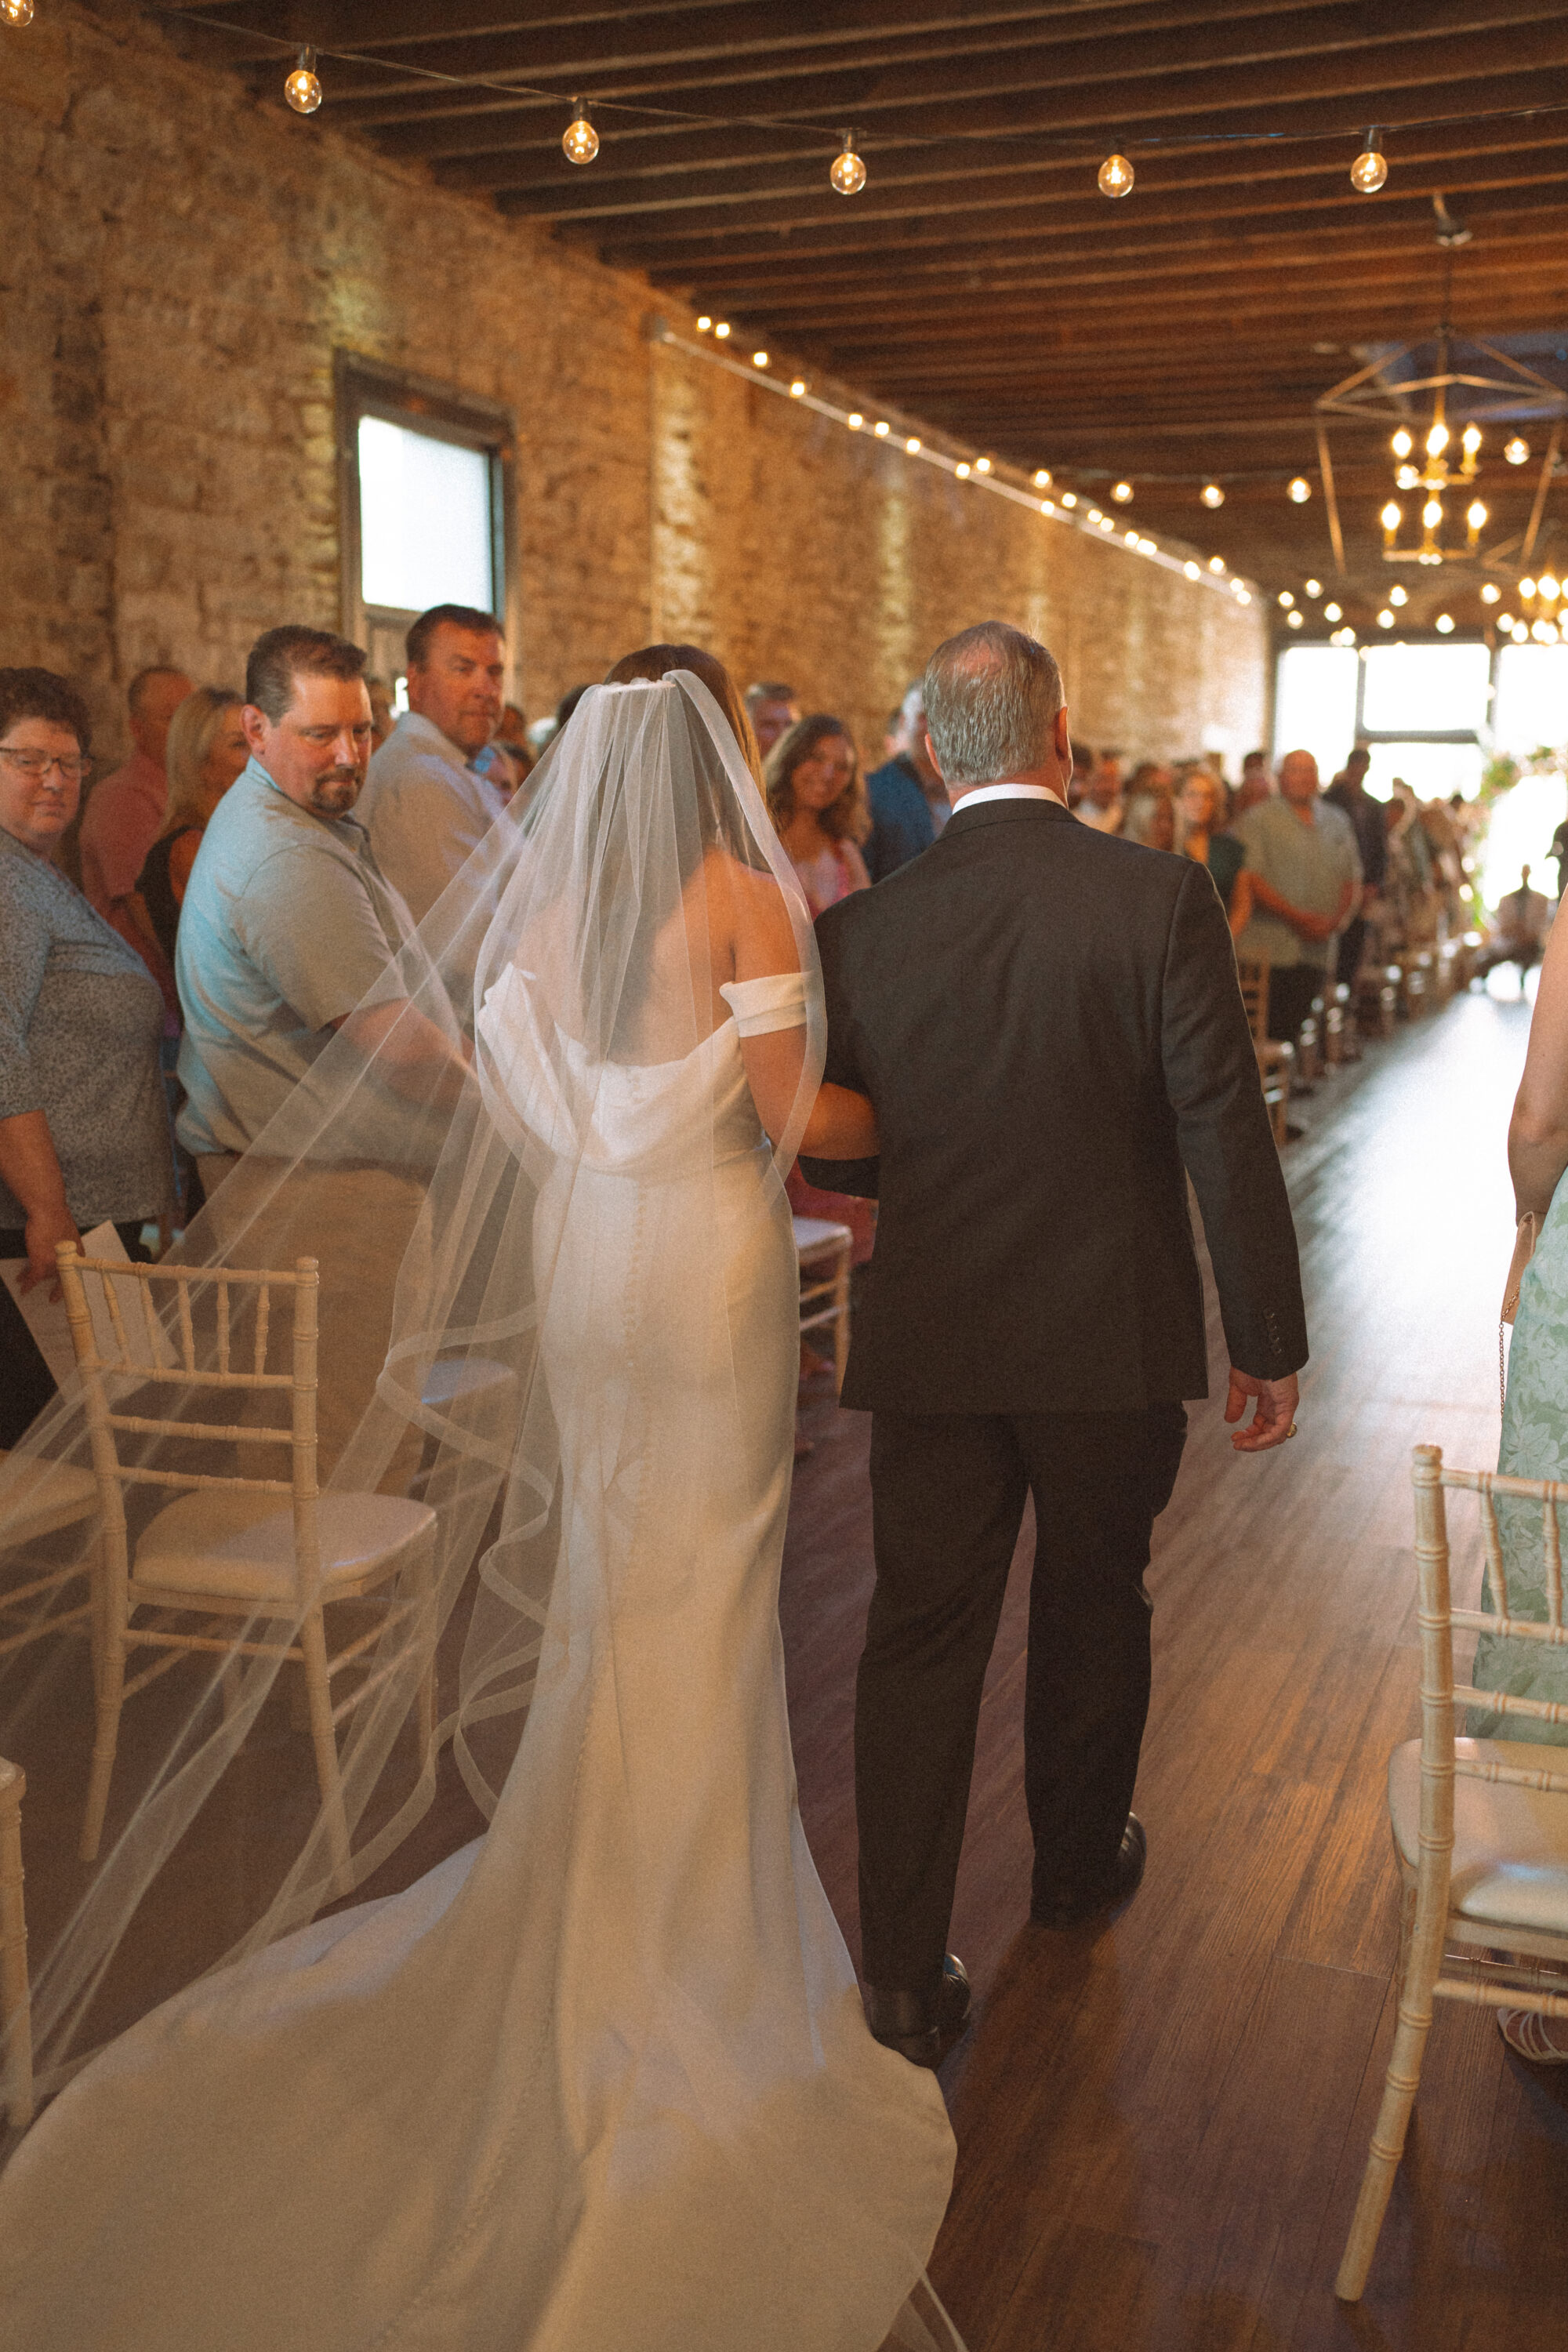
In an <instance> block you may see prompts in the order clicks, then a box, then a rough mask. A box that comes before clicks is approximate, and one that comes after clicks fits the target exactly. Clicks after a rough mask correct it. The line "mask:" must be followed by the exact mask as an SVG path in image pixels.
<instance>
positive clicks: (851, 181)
mask: <svg viewBox="0 0 1568 2352" xmlns="http://www.w3.org/2000/svg"><path fill="white" fill-rule="evenodd" d="M843 137H844V144H843V146H842V148H841V149H840V150H839V152H838V153H837V155H836V156H835V157H834V159H833V164H832V168H831V170H830V171H829V173H828V174H827V176H828V178H829V179H830V180H831V181H832V183H833V184H834V186H835V187H836V188H837V191H838V193H839V194H840V195H841V196H858V194H859V193H860V191H861V189H862V188H863V187H864V186H865V184H866V166H865V164H864V163H862V162H861V161H860V158H859V156H858V155H857V153H856V152H855V133H854V132H853V131H845V132H844V134H843Z"/></svg>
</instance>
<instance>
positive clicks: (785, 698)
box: [746, 679, 800, 760]
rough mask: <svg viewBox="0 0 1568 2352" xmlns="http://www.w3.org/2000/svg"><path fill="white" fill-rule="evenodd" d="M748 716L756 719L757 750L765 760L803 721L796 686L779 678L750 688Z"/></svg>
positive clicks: (748, 691)
mask: <svg viewBox="0 0 1568 2352" xmlns="http://www.w3.org/2000/svg"><path fill="white" fill-rule="evenodd" d="M746 716H747V718H748V719H750V720H751V722H752V734H753V735H754V736H755V737H756V739H757V750H758V751H759V753H760V754H761V756H762V757H763V759H764V760H765V759H766V758H767V756H768V753H769V752H770V751H772V750H773V745H774V744H775V743H776V742H777V741H778V740H779V738H780V736H781V735H787V734H788V733H789V730H790V729H791V728H792V727H794V726H796V725H798V723H799V720H800V704H799V703H798V702H797V701H796V699H795V688H794V687H793V686H784V685H781V684H780V683H779V682H778V681H777V680H776V679H775V680H773V681H772V682H771V683H770V682H768V681H764V682H763V683H762V684H761V685H758V686H749V687H748V688H746Z"/></svg>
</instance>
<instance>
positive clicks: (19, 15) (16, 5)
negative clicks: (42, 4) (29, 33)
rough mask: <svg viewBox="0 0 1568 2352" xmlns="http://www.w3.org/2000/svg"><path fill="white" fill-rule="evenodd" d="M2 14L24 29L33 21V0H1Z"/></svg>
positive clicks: (9, 21)
mask: <svg viewBox="0 0 1568 2352" xmlns="http://www.w3.org/2000/svg"><path fill="white" fill-rule="evenodd" d="M0 16H4V18H5V22H6V23H7V24H8V25H15V26H16V30H17V31H18V32H21V31H23V30H24V29H25V27H26V26H28V25H30V24H31V23H32V21H33V0H0Z"/></svg>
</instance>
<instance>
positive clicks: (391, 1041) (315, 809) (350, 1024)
mask: <svg viewBox="0 0 1568 2352" xmlns="http://www.w3.org/2000/svg"><path fill="white" fill-rule="evenodd" d="M363 671H364V656H363V653H361V651H360V649H359V647H358V646H351V645H348V644H346V643H345V642H344V641H343V639H342V638H341V637H334V636H331V635H328V634H327V633H326V632H325V631H323V630H320V629H305V628H282V629H271V630H268V633H267V635H265V636H263V637H260V638H258V641H257V643H256V645H255V646H253V647H252V649H251V655H250V660H249V663H248V665H247V670H246V707H245V711H244V717H243V724H244V728H245V733H246V738H247V741H248V742H249V745H250V753H251V756H250V760H249V761H248V763H247V766H246V767H245V769H244V770H243V771H242V772H241V774H240V776H239V779H238V782H237V783H235V784H234V785H233V787H232V788H231V789H230V791H229V792H228V793H226V794H225V796H224V798H223V800H222V801H221V802H220V803H218V806H217V808H216V811H215V813H214V814H213V817H212V819H211V821H210V822H209V824H208V825H207V829H206V832H205V835H203V838H202V845H201V848H200V850H199V851H198V852H197V856H196V862H195V866H194V867H193V868H192V872H191V878H190V882H189V885H188V886H187V888H186V892H185V899H184V907H183V908H182V910H181V916H180V938H179V944H178V949H177V952H176V957H175V977H176V980H177V982H178V984H179V991H180V1002H181V1004H182V1006H183V1007H184V1016H185V1034H184V1040H183V1042H182V1044H181V1047H180V1061H179V1076H180V1082H181V1084H182V1086H183V1087H184V1091H185V1097H186V1099H185V1103H184V1108H183V1109H182V1110H181V1112H180V1115H179V1119H178V1122H177V1124H178V1131H179V1135H180V1139H181V1141H182V1142H183V1143H184V1145H185V1147H186V1149H187V1150H189V1151H192V1152H193V1153H195V1158H196V1163H197V1167H198V1169H199V1171H200V1173H201V1178H202V1182H203V1185H204V1187H205V1191H206V1193H207V1196H208V1201H209V1204H210V1209H211V1216H212V1220H213V1225H214V1238H215V1239H216V1241H217V1242H218V1243H219V1244H220V1246H223V1247H225V1248H226V1249H227V1250H228V1251H229V1254H230V1255H231V1256H232V1258H233V1262H234V1263H237V1264H244V1265H292V1263H293V1261H294V1260H295V1258H297V1257H299V1256H303V1255H310V1256H314V1257H317V1258H319V1259H320V1260H321V1289H322V1298H321V1387H320V1413H319V1425H320V1433H321V1474H322V1475H323V1477H324V1476H325V1475H327V1472H328V1471H329V1470H330V1468H331V1465H332V1462H333V1461H334V1460H335V1459H336V1457H337V1454H338V1452H339V1451H340V1450H341V1448H342V1444H343V1443H344V1442H345V1440H346V1438H347V1437H348V1435H349V1433H351V1432H352V1430H353V1428H354V1426H355V1425H356V1423H358V1421H359V1419H360V1417H361V1415H362V1414H363V1411H364V1409H365V1407H366V1405H367V1404H368V1402H369V1401H370V1397H371V1394H372V1393H373V1391H374V1382H375V1377H376V1374H377V1373H378V1372H379V1371H380V1370H381V1366H382V1362H383V1360H384V1356H385V1351H386V1336H387V1334H388V1332H389V1331H390V1328H391V1314H392V1292H393V1285H394V1282H395V1276H396V1273H397V1269H398V1266H399V1264H400V1263H401V1261H402V1258H403V1255H404V1252H405V1248H406V1246H407V1244H408V1242H409V1240H410V1238H411V1236H412V1234H413V1233H414V1230H415V1226H416V1220H417V1216H418V1212H419V1208H420V1205H421V1202H422V1201H423V1199H424V1182H423V1177H422V1173H421V1171H422V1169H423V1167H424V1166H425V1165H427V1164H428V1158H429V1129H428V1128H427V1126H426V1120H425V1119H424V1118H422V1117H421V1116H420V1113H421V1112H422V1111H434V1112H435V1113H436V1114H437V1115H438V1114H440V1113H442V1112H445V1111H449V1110H450V1108H452V1107H453V1106H454V1105H455V1104H456V1102H457V1100H458V1096H459V1095H460V1093H461V1091H462V1088H463V1087H464V1085H465V1084H466V1083H467V1065H466V1062H465V1060H464V1057H463V1055H462V1052H461V1050H460V1049H459V1048H458V1047H457V1046H455V1045H453V1043H452V1042H451V1041H450V1040H449V1039H448V1037H447V1034H445V1033H444V1031H443V1030H442V1029H441V1028H440V1027H439V1026H438V1025H437V1023H436V1022H435V1021H432V1020H429V1019H427V1018H426V1015H425V1014H424V1013H421V1012H420V1011H419V1010H418V1009H417V1008H416V1006H414V1005H412V1004H410V1003H409V1002H408V999H407V995H406V991H405V982H404V981H403V979H402V977H401V976H400V975H399V973H398V972H397V971H395V970H392V969H389V967H390V966H391V965H392V961H393V959H394V958H395V956H396V955H397V954H398V952H399V950H401V949H402V948H403V946H404V945H405V941H406V940H408V939H409V937H410V936H411V934H412V930H413V925H412V922H411V920H410V918H409V914H408V909H407V908H406V907H405V905H404V903H403V901H402V899H401V898H399V897H398V895H397V892H396V891H395V889H393V888H392V887H391V885H390V884H389V883H388V882H387V881H386V880H385V879H384V877H383V875H382V873H381V871H380V869H379V867H378V866H377V864H376V861H375V858H374V856H373V855H372V852H371V848H370V844H369V842H368V840H367V839H366V836H365V833H364V829H363V826H362V825H360V824H358V823H357V822H356V821H355V819H354V817H353V807H354V803H355V802H356V801H357V800H358V798H359V794H360V789H361V786H362V785H363V782H364V773H365V765H366V762H367V761H368V759H369V756H370V740H371V711H370V698H369V696H368V694H367V693H366V691H365V687H364V680H363ZM339 1031H342V1032H343V1033H344V1034H345V1037H346V1039H347V1041H348V1043H349V1045H351V1046H353V1047H355V1048H357V1049H358V1051H359V1053H360V1054H361V1055H363V1056H364V1057H365V1060H366V1061H367V1062H369V1061H370V1059H371V1057H372V1056H373V1055H374V1057H375V1058H374V1066H373V1067H372V1068H371V1069H370V1070H369V1071H368V1072H367V1076H366V1078H365V1082H364V1085H363V1087H362V1088H361V1089H360V1098H358V1099H356V1103H355V1108H354V1117H353V1139H352V1150H351V1149H349V1148H348V1147H345V1146H343V1145H342V1144H337V1145H333V1146H327V1145H323V1147H322V1149H321V1151H320V1152H319V1153H318V1154H317V1155H315V1156H313V1157H312V1160H310V1163H309V1164H308V1165H307V1164H303V1163H302V1164H301V1165H300V1166H299V1167H298V1168H296V1169H294V1171H293V1172H292V1173H291V1174H290V1175H289V1178H288V1181H286V1182H283V1181H280V1180H281V1178H282V1175H283V1169H284V1166H285V1164H286V1163H287V1162H288V1160H289V1159H291V1157H292V1154H293V1151H294V1150H296V1149H297V1148H298V1146H297V1141H296V1140H295V1139H293V1138H292V1137H291V1138H290V1141H289V1144H287V1145H285V1146H281V1147H279V1150H278V1151H277V1152H276V1153H273V1154H271V1155H268V1143H267V1135H266V1130H267V1129H268V1124H269V1122H270V1121H271V1120H272V1119H273V1118H274V1117H275V1115H276V1114H277V1112H278V1111H279V1109H280V1108H282V1106H283V1105H284V1103H285V1102H286V1101H288V1099H289V1097H290V1095H291V1094H292V1093H293V1090H294V1088H295V1087H297V1085H298V1084H299V1082H300V1080H301V1079H302V1078H303V1077H305V1076H307V1074H308V1073H309V1072H310V1069H311V1068H312V1066H313V1065H314V1064H315V1062H316V1061H317V1060H318V1058H319V1057H320V1055H321V1054H322V1053H323V1052H324V1051H325V1050H326V1048H327V1046H328V1045H330V1044H331V1040H332V1037H333V1035H334V1034H336V1033H337V1032H339ZM258 1139H259V1140H260V1150H259V1152H258V1151H255V1150H252V1147H253V1146H255V1145H256V1144H257V1143H258ZM246 1155H248V1157H247V1156H246ZM242 1235H243V1239H241V1236H242ZM241 1253H242V1254H241Z"/></svg>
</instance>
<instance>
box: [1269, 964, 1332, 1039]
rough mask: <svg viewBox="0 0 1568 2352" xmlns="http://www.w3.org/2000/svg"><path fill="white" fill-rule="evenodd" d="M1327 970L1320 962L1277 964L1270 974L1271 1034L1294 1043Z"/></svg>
mask: <svg viewBox="0 0 1568 2352" xmlns="http://www.w3.org/2000/svg"><path fill="white" fill-rule="evenodd" d="M1327 980H1328V973H1327V971H1325V970H1324V968H1323V966H1322V965H1321V964H1316V963H1277V964H1276V965H1275V966H1274V968H1273V970H1272V971H1270V972H1269V975H1268V1034H1269V1035H1270V1037H1272V1038H1273V1039H1275V1041H1276V1042H1277V1043H1278V1044H1279V1045H1294V1044H1295V1042H1296V1036H1297V1033H1298V1031H1299V1030H1300V1026H1301V1024H1302V1022H1303V1021H1305V1019H1306V1017H1307V1015H1308V1013H1310V1011H1311V1009H1312V999H1313V998H1314V996H1321V994H1322V992H1323V988H1324V984H1325V982H1327Z"/></svg>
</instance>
